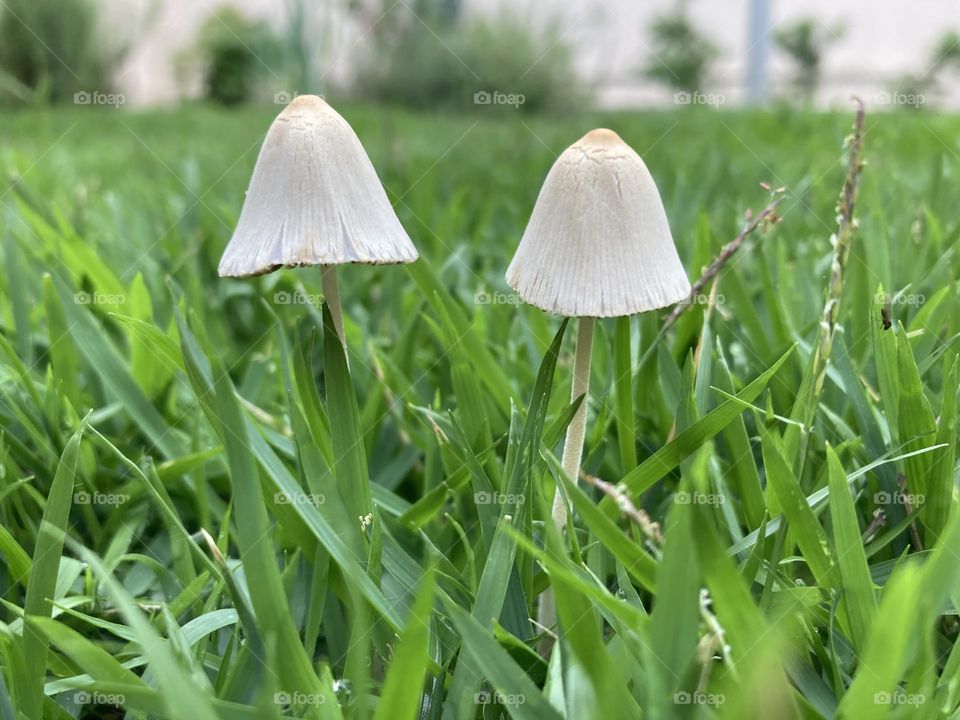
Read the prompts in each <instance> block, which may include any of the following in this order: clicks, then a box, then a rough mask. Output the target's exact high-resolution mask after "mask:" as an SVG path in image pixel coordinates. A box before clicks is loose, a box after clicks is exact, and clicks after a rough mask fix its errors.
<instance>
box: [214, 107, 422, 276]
mask: <svg viewBox="0 0 960 720" xmlns="http://www.w3.org/2000/svg"><path fill="white" fill-rule="evenodd" d="M417 257H418V254H417V250H416V248H415V247H414V246H413V243H411V242H410V238H409V237H408V236H407V233H406V232H405V231H404V229H403V227H402V226H401V225H400V221H399V220H398V219H397V216H396V214H395V213H394V211H393V208H392V207H390V201H389V200H388V199H387V193H386V192H385V191H384V189H383V185H381V184H380V179H379V178H378V177H377V172H376V170H374V169H373V164H372V163H371V162H370V158H368V157H367V153H366V152H365V151H364V149H363V145H361V144H360V140H359V138H357V135H356V133H354V132H353V128H351V127H350V125H349V124H348V123H347V121H346V120H344V119H343V118H342V117H341V116H340V115H339V114H338V113H337V112H336V111H335V110H334V109H333V108H331V107H330V106H329V105H327V103H326V102H325V101H324V100H323V99H322V98H320V97H317V96H316V95H300V96H298V97H297V98H295V99H294V100H293V102H291V103H290V104H289V105H288V106H287V107H286V108H284V110H283V112H281V113H280V115H279V116H278V117H277V119H276V120H274V121H273V124H272V125H271V126H270V130H269V131H268V132H267V137H266V140H264V143H263V147H262V148H260V156H259V157H258V158H257V164H256V167H255V168H254V170H253V177H252V178H251V179H250V187H249V189H248V190H247V198H246V201H245V202H244V204H243V210H242V211H241V212H240V220H239V222H238V223H237V228H236V230H235V231H234V233H233V238H231V240H230V244H229V245H227V249H226V251H225V252H224V253H223V258H221V260H220V268H219V272H220V275H221V276H222V277H223V276H232V277H243V276H246V275H259V274H261V273H267V272H270V271H272V270H275V269H277V268H279V267H296V266H300V265H339V264H341V263H354V262H356V263H406V262H413V261H414V260H416V259H417Z"/></svg>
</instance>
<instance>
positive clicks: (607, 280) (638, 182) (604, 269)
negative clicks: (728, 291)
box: [506, 128, 690, 317]
mask: <svg viewBox="0 0 960 720" xmlns="http://www.w3.org/2000/svg"><path fill="white" fill-rule="evenodd" d="M506 278H507V283H508V284H509V285H510V287H512V288H513V289H514V290H516V292H517V293H518V294H519V295H520V297H521V298H523V300H524V301H526V302H528V303H530V304H531V305H535V306H536V307H538V308H540V309H542V310H545V311H547V312H551V313H556V314H559V315H564V316H567V317H618V316H623V315H633V314H635V313H641V312H647V311H648V310H654V309H657V308H661V307H666V306H667V305H672V304H673V303H676V302H679V301H680V300H683V299H684V298H686V297H687V296H688V295H689V293H690V282H689V280H688V279H687V274H686V272H685V271H684V269H683V265H681V263H680V258H679V256H678V255H677V249H676V246H675V245H674V243H673V237H672V235H671V233H670V226H669V224H668V222H667V215H666V211H665V210H664V207H663V202H662V201H661V199H660V193H659V191H658V190H657V186H656V183H655V182H654V180H653V177H652V176H651V175H650V172H649V170H647V166H646V165H645V164H644V162H643V160H642V159H641V158H640V156H639V155H637V153H636V152H634V150H633V149H632V148H631V147H630V146H629V145H627V144H626V143H625V142H624V141H623V140H622V139H621V138H620V136H619V135H618V134H617V133H615V132H614V131H613V130H608V129H606V128H598V129H596V130H591V131H590V132H588V133H587V134H586V135H584V136H583V137H582V138H580V140H578V141H577V142H576V143H574V144H573V145H571V146H570V147H569V148H567V149H566V150H565V151H564V152H563V153H562V154H561V155H560V157H559V158H557V161H556V162H555V163H554V165H553V167H552V168H551V169H550V172H549V173H548V175H547V179H546V180H545V181H544V183H543V187H542V188H541V189H540V195H539V197H538V198H537V202H536V205H535V206H534V208H533V212H532V213H531V215H530V221H529V223H528V224H527V228H526V230H525V231H524V233H523V238H522V239H521V240H520V245H519V247H518V248H517V252H516V255H514V258H513V261H512V262H511V263H510V266H509V268H507V276H506Z"/></svg>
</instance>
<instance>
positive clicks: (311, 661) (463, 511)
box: [0, 106, 960, 720]
mask: <svg viewBox="0 0 960 720" xmlns="http://www.w3.org/2000/svg"><path fill="white" fill-rule="evenodd" d="M342 110H343V114H344V115H345V116H346V117H347V118H348V119H349V120H350V121H351V123H352V124H353V125H354V127H355V129H356V130H357V132H358V134H359V135H360V137H361V138H362V140H363V142H364V143H365V146H366V147H367V150H368V152H369V153H370V155H371V158H372V160H373V162H374V165H375V166H376V167H377V170H378V172H379V173H380V175H381V178H382V180H383V181H384V184H385V186H386V187H387V189H388V194H389V195H390V197H391V200H392V201H393V203H394V205H395V207H396V210H397V213H398V215H399V217H400V219H401V221H402V222H403V224H404V225H405V227H406V228H407V229H408V231H409V233H410V235H411V237H412V238H413V240H414V242H415V244H416V245H417V247H418V248H419V250H420V253H421V256H422V258H421V260H420V261H419V262H418V263H416V264H414V265H411V266H407V267H379V268H372V267H362V266H356V267H346V268H343V269H342V270H341V272H340V283H341V288H342V290H341V292H342V297H343V301H344V315H345V324H346V334H347V336H348V340H349V347H350V354H349V358H345V357H344V355H343V353H342V351H341V346H340V344H339V342H338V341H337V339H336V337H335V335H334V334H333V332H332V330H331V329H330V322H331V321H330V319H329V317H328V316H327V317H325V311H324V310H323V309H322V307H321V305H320V304H319V298H320V274H319V271H316V270H310V269H306V270H297V271H285V272H281V273H276V274H273V275H269V276H265V277H260V278H254V279H250V280H244V281H235V280H230V281H227V280H221V279H219V278H218V277H217V276H216V270H215V268H216V264H217V261H218V259H219V256H220V253H221V252H222V251H223V248H224V247H225V245H226V242H227V240H228V239H229V237H230V234H231V229H232V227H233V225H234V224H235V222H236V219H237V216H238V213H239V211H240V207H241V204H242V200H243V193H244V191H245V189H246V184H247V181H248V179H249V176H250V172H251V170H252V167H253V163H254V161H255V159H256V153H257V150H258V148H259V143H260V139H261V137H262V135H263V133H264V132H265V131H266V128H267V126H268V124H269V122H270V120H271V118H272V116H273V114H274V113H275V111H276V108H273V107H270V108H251V109H246V110H242V111H238V112H234V113H229V114H227V113H222V112H217V111H213V110H209V109H203V108H193V109H186V110H182V111H179V112H175V113H159V112H156V113H146V114H127V113H121V112H114V111H109V110H98V109H95V108H91V109H87V108H83V109H69V110H55V111H50V112H47V113H26V114H10V115H7V116H5V117H4V118H2V119H0V168H2V171H3V173H4V184H3V186H2V191H3V195H2V200H0V229H2V232H0V241H2V245H0V252H2V256H3V267H2V269H0V427H2V432H0V600H2V603H0V720H19V719H20V718H27V719H28V720H40V719H41V718H67V717H78V718H84V717H121V716H123V713H126V716H127V717H129V718H133V719H139V718H154V717H157V718H184V719H187V718H190V719H192V718H230V719H233V718H237V719H240V718H251V719H252V718H273V717H286V716H295V717H300V716H303V717H318V718H339V717H346V718H393V717H397V718H444V719H445V720H461V719H466V718H475V717H476V718H479V717H482V718H494V717H500V715H501V714H505V715H509V716H512V717H516V718H557V717H567V718H577V719H579V718H585V717H623V718H636V717H649V718H685V717H729V718H741V717H760V716H764V717H778V718H779V717H784V718H788V717H789V718H792V717H798V718H833V717H838V718H857V719H859V718H885V717H902V718H907V717H909V718H931V719H932V718H952V717H957V716H958V712H960V710H958V708H960V650H958V649H957V644H956V641H957V639H958V634H960V623H958V621H957V611H956V608H957V607H958V604H960V592H958V588H960V562H958V561H960V519H958V515H960V514H958V513H957V512H956V508H957V504H958V503H957V498H956V494H955V481H956V477H957V458H956V443H957V422H956V418H957V390H958V387H957V386H958V375H957V372H958V370H957V359H956V358H957V351H958V346H960V343H958V338H960V295H958V289H957V285H956V278H957V277H958V276H960V254H958V238H960V223H958V221H957V213H956V208H957V207H960V184H958V183H957V182H956V178H957V176H958V174H960V143H958V141H957V138H958V137H960V118H954V117H949V116H939V115H932V114H889V115H875V116H871V115H868V117H867V133H866V139H865V147H866V153H865V155H866V159H867V165H866V167H865V169H864V173H863V183H862V187H861V192H860V196H859V202H858V205H857V211H856V216H857V218H858V220H859V231H858V233H857V234H856V236H855V238H854V241H853V249H852V252H851V256H850V261H849V263H848V267H847V271H846V273H845V276H844V281H843V294H842V305H841V311H840V315H839V326H840V331H839V333H838V335H837V336H836V338H835V339H834V343H833V348H832V353H831V356H830V364H829V367H828V371H827V379H826V384H825V387H824V391H823V394H822V395H821V397H820V398H819V403H818V404H817V405H816V414H815V420H814V422H813V424H812V427H810V428H809V433H806V432H805V430H806V428H804V429H800V428H798V426H797V425H796V423H797V422H798V420H797V419H796V418H797V417H801V416H802V414H803V413H804V411H805V409H804V407H803V403H800V404H798V405H797V406H796V408H795V403H796V401H797V398H798V395H799V394H801V393H802V392H805V388H807V387H808V385H809V383H810V382H811V381H812V380H811V378H810V377H809V375H810V373H811V361H810V358H811V355H812V353H813V347H814V344H815V343H816V339H817V337H818V323H819V320H820V317H821V316H822V313H823V303H824V297H825V285H826V281H827V275H828V272H829V268H830V259H831V253H832V249H831V244H830V236H831V234H832V233H833V232H834V231H835V229H836V217H835V216H836V200H837V194H838V192H839V189H840V186H841V184H842V182H843V180H844V177H845V176H846V164H845V158H844V150H843V141H844V138H845V136H846V135H847V134H848V133H849V131H850V126H851V122H852V112H851V113H849V114H847V113H839V114H804V113H799V112H790V111H774V112H769V113H748V112H723V113H717V112H712V111H708V110H703V111H692V112H682V113H647V114H634V115H626V114H624V115H607V116H575V117H570V118H548V117H544V118H539V117H527V116H523V117H522V119H521V117H515V116H514V115H512V114H509V113H500V114H491V115H487V114H484V113H480V114H477V115H476V116H441V115H414V114H409V113H405V112H400V111H393V110H389V109H383V108H369V107H350V106H347V107H345V108H343V109H342ZM851 111H852V108H851ZM595 126H609V127H612V128H614V129H616V130H617V131H618V132H619V133H620V134H621V135H622V136H623V137H624V139H625V140H626V141H627V142H629V143H630V144H631V145H632V146H633V147H635V148H636V149H637V151H638V152H640V153H641V155H642V156H643V157H644V159H645V160H646V162H647V164H648V166H649V167H650V169H651V172H652V173H653V175H654V177H655V178H656V180H657V182H658V185H659V187H660V190H661V193H662V195H663V198H664V202H665V205H666V208H667V212H668V215H669V217H670V222H671V226H672V228H673V231H674V236H675V239H676V241H677V245H678V247H679V250H680V255H681V257H682V259H683V261H684V263H685V266H686V267H687V269H688V271H689V274H690V276H691V279H693V278H696V277H697V276H699V274H700V271H701V269H702V268H703V267H705V266H706V265H707V264H708V263H709V262H710V260H711V259H712V258H713V257H714V256H715V255H716V254H717V253H718V252H719V250H720V248H721V247H722V246H723V244H725V243H726V242H728V241H729V240H730V239H731V238H732V237H733V236H734V235H735V234H736V232H737V231H738V230H739V228H740V226H741V224H742V222H743V213H744V211H745V210H746V209H747V208H753V210H754V212H758V211H759V210H760V209H761V208H762V207H764V206H765V205H766V204H767V202H768V200H769V193H768V192H767V191H765V190H764V189H762V188H761V187H760V186H759V183H761V182H767V183H769V184H770V185H771V186H772V187H778V186H781V185H782V186H785V187H786V192H785V199H784V201H783V203H782V205H781V208H780V213H781V215H782V220H781V222H780V223H779V224H778V225H776V226H775V227H774V228H772V229H771V230H769V232H767V233H765V234H761V233H757V234H755V235H753V236H751V237H750V238H749V239H748V241H747V242H746V243H745V244H744V246H743V247H742V248H741V249H740V251H739V252H738V254H737V255H735V256H734V258H733V260H732V261H731V262H730V263H729V264H728V265H727V266H726V267H725V269H724V270H723V271H722V273H721V275H720V281H719V284H718V286H717V288H716V292H717V298H716V300H717V303H716V306H715V307H714V308H713V309H712V311H711V312H709V313H706V312H705V306H704V305H696V306H695V307H693V308H692V309H691V310H690V311H689V312H687V313H686V314H685V315H684V316H682V318H681V319H680V321H679V322H678V323H677V324H676V325H675V326H674V327H673V328H672V329H671V330H670V331H669V332H668V333H667V334H666V335H665V336H663V337H662V338H661V337H659V330H660V327H661V325H662V323H663V318H664V314H663V313H650V314H647V315H645V316H642V317H635V318H632V319H630V320H628V321H624V320H621V321H616V322H614V321H603V322H600V323H598V326H597V334H596V338H595V341H594V356H593V371H592V372H593V375H592V378H591V396H590V398H589V400H588V427H587V440H586V448H585V453H584V458H585V460H584V468H585V471H586V472H587V473H588V474H589V475H591V476H595V477H597V478H599V479H601V480H603V481H605V482H607V483H611V484H614V485H616V484H618V483H620V486H619V487H620V490H619V491H618V492H620V493H622V494H625V495H626V496H627V499H628V500H629V504H630V505H631V506H632V508H633V510H636V511H637V512H633V510H630V511H629V512H628V510H629V508H627V506H626V503H624V501H623V499H622V498H621V501H620V502H618V501H617V500H615V499H614V498H612V497H610V496H609V495H608V493H606V492H603V491H601V489H600V488H598V487H597V486H595V485H592V484H586V483H581V485H580V486H579V487H577V486H574V485H572V484H571V483H569V481H567V480H566V479H565V478H562V476H561V470H560V465H559V460H558V456H559V452H560V445H561V444H562V437H563V432H564V428H565V426H566V423H567V422H568V421H569V419H570V417H571V416H572V414H573V411H574V410H575V408H574V407H571V406H570V405H569V404H568V401H567V398H568V397H569V387H570V385H569V384H570V379H571V377H570V376H571V365H572V354H573V347H572V345H573V335H574V333H573V332H572V330H573V329H572V328H571V329H570V331H569V332H564V331H565V330H567V328H566V326H565V325H562V324H561V322H560V319H559V318H553V317H547V316H545V315H544V314H542V313H540V312H539V311H537V310H536V309H535V308H531V307H528V306H524V305H522V304H518V303H516V302H515V301H514V298H513V296H512V295H511V294H510V290H509V288H507V287H506V285H505V283H504V280H503V274H504V271H505V269H506V266H507V264H508V262H509V259H510V257H511V255H512V252H513V250H514V248H515V247H516V245H517V243H518V242H519V238H520V235H521V233H522V231H523V228H524V224H525V222H526V219H527V217H528V215H529V212H530V210H531V208H532V205H533V202H534V201H535V199H536V196H537V192H538V191H539V188H540V184H541V182H542V180H543V178H544V176H545V175H546V172H547V170H548V169H549V167H550V165H551V163H552V162H553V159H554V157H555V155H556V154H557V153H559V152H560V151H561V150H562V149H563V148H564V147H566V146H567V145H568V144H570V143H572V142H573V141H575V140H576V139H577V138H579V137H580V136H581V135H582V134H583V133H584V132H585V131H587V130H589V129H590V128H592V127H595ZM880 288H882V290H879V289H880ZM878 291H879V292H881V293H885V294H886V296H884V295H880V296H879V300H878V299H877V298H878V295H877V294H878ZM891 296H893V300H892V302H891V303H890V305H889V320H890V322H889V327H888V328H885V327H884V322H883V320H882V316H881V309H882V308H883V306H884V303H885V300H886V299H889V298H890V297H891ZM478 298H479V299H481V300H484V302H478ZM491 300H492V301H491ZM641 358H644V359H645V361H644V362H643V363H641V362H640V360H641ZM791 428H793V429H792V430H791ZM798 438H803V440H798ZM557 482H561V484H562V486H563V490H564V496H565V498H566V499H567V502H568V503H569V506H570V507H571V508H572V511H573V513H572V518H573V529H574V532H572V533H567V534H566V535H564V536H560V535H559V534H557V533H556V532H555V531H554V530H553V527H552V525H551V523H550V522H549V517H550V513H549V503H550V500H551V499H552V496H553V490H554V487H555V484H556V483H557ZM604 487H606V486H604ZM544 520H546V523H545V522H544ZM637 520H642V521H643V522H642V524H641V523H638V522H636V521H637ZM548 586H552V587H553V588H554V591H555V594H556V597H557V615H558V622H559V625H558V627H557V628H554V629H553V630H554V631H556V633H557V635H558V641H557V643H556V644H555V646H554V651H553V654H552V656H551V659H550V661H549V662H546V661H544V659H542V658H541V656H540V655H539V654H538V653H537V648H538V645H539V640H540V637H541V634H542V631H541V628H538V627H537V626H536V624H535V623H534V622H533V621H532V618H535V617H536V616H537V613H536V607H537V598H538V596H539V595H540V594H541V593H543V592H544V590H545V589H546V588H547V587H548ZM25 615H26V620H25V619H24V616H25ZM115 706H121V707H122V708H123V709H122V710H117V709H116V708H115Z"/></svg>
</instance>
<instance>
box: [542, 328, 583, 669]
mask: <svg viewBox="0 0 960 720" xmlns="http://www.w3.org/2000/svg"><path fill="white" fill-rule="evenodd" d="M594 323H595V319H594V318H592V317H582V318H580V321H579V326H578V328H577V349H576V354H575V356H574V360H573V386H572V388H571V390H570V400H571V402H572V401H574V400H576V399H577V398H578V397H580V396H581V395H583V396H584V398H583V402H581V403H580V407H579V408H578V409H577V412H576V413H575V414H574V416H573V419H572V420H571V421H570V424H569V425H568V426H567V436H566V439H565V440H564V441H563V459H562V460H561V465H562V467H563V472H564V473H565V474H566V475H567V476H568V477H569V478H570V479H571V480H573V482H577V481H578V479H579V477H580V460H581V459H582V457H583V437H584V433H585V431H586V425H587V398H586V395H587V393H588V392H589V390H590V354H591V350H592V348H593V326H594ZM553 524H554V525H555V526H556V528H557V529H558V530H560V531H561V532H562V531H563V528H564V527H565V526H566V524H567V509H566V507H565V506H564V504H563V498H562V497H561V495H560V488H559V487H558V488H557V490H556V492H555V493H554V496H553ZM556 621H557V605H556V599H555V598H554V595H553V588H552V587H548V588H547V589H546V590H545V591H544V592H543V594H542V595H541V596H540V607H539V608H538V610H537V624H538V625H539V626H540V627H542V628H543V629H545V630H547V631H548V632H549V633H550V634H548V635H546V636H544V638H543V639H542V640H541V641H540V645H539V651H540V654H541V655H542V656H543V657H547V656H548V655H549V654H550V650H551V648H553V643H554V640H555V636H554V635H553V634H552V628H553V626H554V624H555V623H556Z"/></svg>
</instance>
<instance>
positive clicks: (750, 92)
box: [747, 0, 770, 105]
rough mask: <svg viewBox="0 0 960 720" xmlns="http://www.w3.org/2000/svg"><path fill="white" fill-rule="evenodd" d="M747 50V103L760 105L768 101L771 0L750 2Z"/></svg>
mask: <svg viewBox="0 0 960 720" xmlns="http://www.w3.org/2000/svg"><path fill="white" fill-rule="evenodd" d="M747 48H749V49H748V50H747V102H748V103H749V104H750V105H759V104H761V103H763V102H764V101H765V100H766V99H767V58H768V56H769V54H770V0H750V18H749V22H748V25H747Z"/></svg>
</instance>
